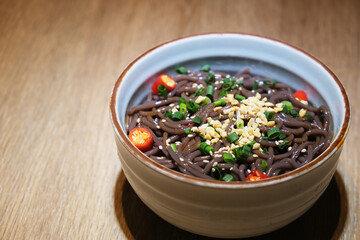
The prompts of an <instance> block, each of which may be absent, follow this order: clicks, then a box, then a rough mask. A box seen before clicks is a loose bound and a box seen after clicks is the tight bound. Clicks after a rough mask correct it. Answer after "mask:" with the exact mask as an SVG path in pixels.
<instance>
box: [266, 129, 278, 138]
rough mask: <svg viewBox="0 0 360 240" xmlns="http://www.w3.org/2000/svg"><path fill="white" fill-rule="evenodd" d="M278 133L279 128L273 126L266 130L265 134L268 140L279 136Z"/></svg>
mask: <svg viewBox="0 0 360 240" xmlns="http://www.w3.org/2000/svg"><path fill="white" fill-rule="evenodd" d="M279 135H280V130H279V128H278V127H274V128H271V129H270V130H269V131H268V132H267V136H268V138H269V140H274V139H276V138H277V137H279Z"/></svg>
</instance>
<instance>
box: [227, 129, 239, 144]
mask: <svg viewBox="0 0 360 240" xmlns="http://www.w3.org/2000/svg"><path fill="white" fill-rule="evenodd" d="M226 139H227V140H228V142H229V143H233V142H235V141H237V140H238V139H239V135H237V134H236V132H232V133H230V134H229V135H227V137H226Z"/></svg>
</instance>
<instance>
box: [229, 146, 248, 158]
mask: <svg viewBox="0 0 360 240" xmlns="http://www.w3.org/2000/svg"><path fill="white" fill-rule="evenodd" d="M233 154H234V155H235V158H236V159H237V160H245V159H247V158H248V157H250V154H251V147H250V146H248V145H244V146H242V147H237V148H235V149H234V150H233Z"/></svg>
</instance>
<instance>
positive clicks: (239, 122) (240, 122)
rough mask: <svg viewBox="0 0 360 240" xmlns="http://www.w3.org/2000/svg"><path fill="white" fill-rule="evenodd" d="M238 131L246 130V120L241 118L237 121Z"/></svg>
mask: <svg viewBox="0 0 360 240" xmlns="http://www.w3.org/2000/svg"><path fill="white" fill-rule="evenodd" d="M235 126H236V129H243V128H244V120H242V119H241V118H238V119H236V122H235Z"/></svg>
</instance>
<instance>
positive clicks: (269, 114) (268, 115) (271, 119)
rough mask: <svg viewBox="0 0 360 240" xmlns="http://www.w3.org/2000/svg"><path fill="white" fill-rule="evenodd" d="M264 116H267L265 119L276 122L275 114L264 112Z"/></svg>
mask: <svg viewBox="0 0 360 240" xmlns="http://www.w3.org/2000/svg"><path fill="white" fill-rule="evenodd" d="M264 114H265V117H266V119H267V120H268V121H273V120H274V112H268V111H266V112H264Z"/></svg>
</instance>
